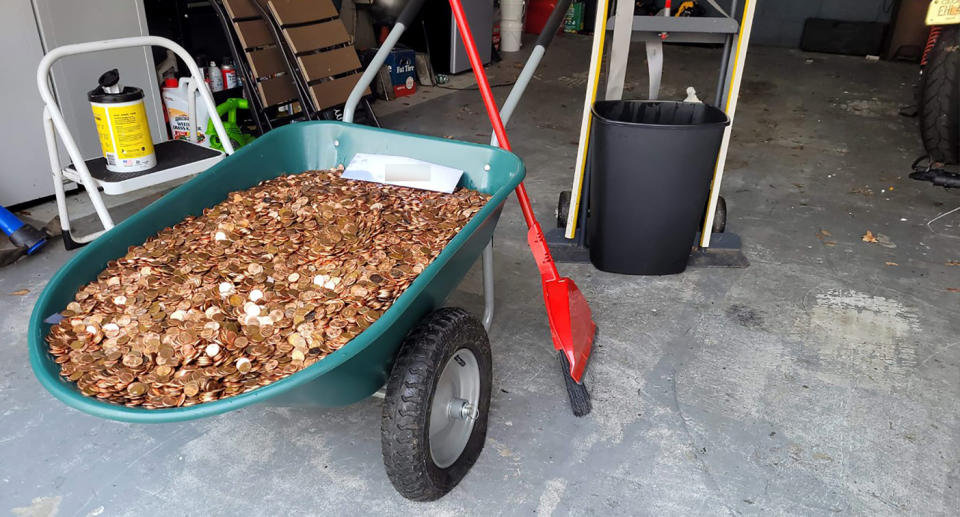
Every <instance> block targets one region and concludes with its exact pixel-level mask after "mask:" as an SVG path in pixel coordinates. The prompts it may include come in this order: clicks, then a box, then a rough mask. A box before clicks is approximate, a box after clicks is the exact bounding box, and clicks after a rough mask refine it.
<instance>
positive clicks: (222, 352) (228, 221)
mask: <svg viewBox="0 0 960 517" xmlns="http://www.w3.org/2000/svg"><path fill="white" fill-rule="evenodd" d="M488 200H489V196H486V195H484V194H480V193H478V192H474V191H471V190H467V189H460V190H458V191H456V192H454V193H453V194H443V193H438V192H429V191H423V190H414V189H410V188H405V187H395V186H388V185H382V184H377V183H368V182H360V181H350V180H344V179H342V178H341V177H340V172H339V171H338V170H328V171H307V172H304V173H300V174H292V175H287V176H280V177H277V178H274V179H271V180H268V181H264V182H262V183H260V184H259V185H256V186H254V187H252V188H250V189H247V190H245V191H238V192H231V193H230V194H229V195H228V196H227V197H226V199H225V200H224V201H223V202H221V203H220V204H217V205H215V206H212V207H210V208H208V209H206V210H204V211H203V213H202V214H201V215H198V216H188V217H186V218H184V219H183V221H181V222H180V223H177V224H176V225H174V226H172V227H169V228H165V229H163V230H161V231H160V232H158V233H157V234H156V235H155V236H153V237H151V238H149V239H148V240H147V241H146V242H145V243H143V244H142V245H139V246H132V247H130V248H129V249H128V251H127V253H126V255H124V256H122V257H119V258H117V259H115V260H112V261H110V262H108V263H107V265H106V267H105V269H104V271H103V272H102V273H101V274H100V275H99V276H98V277H97V279H96V280H95V281H93V282H91V283H89V284H87V285H85V286H83V287H81V288H80V289H79V290H78V291H77V293H76V295H75V296H74V299H73V301H71V302H70V303H69V304H67V306H66V307H65V309H64V310H63V311H62V312H61V315H62V316H63V319H62V320H61V321H60V322H59V323H57V324H55V325H53V326H52V327H51V328H50V333H49V335H48V336H47V342H48V345H49V352H50V354H51V355H52V356H53V359H54V361H55V362H56V363H57V364H58V365H60V373H61V375H62V376H63V377H64V378H66V379H67V380H69V381H71V382H75V383H76V385H77V389H78V390H79V391H80V392H81V393H83V394H84V395H87V396H91V397H96V398H98V399H100V400H104V401H106V402H111V403H115V404H122V405H127V406H131V407H141V408H145V409H160V408H165V407H180V406H189V405H194V404H198V403H204V402H211V401H215V400H220V399H223V398H227V397H232V396H235V395H239V394H241V393H244V392H247V391H250V390H254V389H257V388H259V387H261V386H266V385H268V384H270V383H272V382H275V381H277V380H280V379H282V378H284V377H286V376H288V375H291V374H293V373H296V372H298V371H300V370H302V369H303V368H306V367H308V366H310V365H312V364H314V363H315V362H316V361H318V360H322V359H323V357H325V356H326V355H328V354H330V353H333V352H335V351H336V350H338V349H339V348H340V347H342V346H344V345H345V344H346V343H348V342H349V341H350V340H351V339H353V338H354V337H356V336H357V335H359V334H360V333H361V332H363V331H364V330H365V329H366V328H367V327H369V326H370V325H371V324H372V323H373V322H375V321H376V320H377V319H378V318H379V317H380V316H381V314H382V313H383V312H384V311H386V310H389V308H390V307H391V306H392V305H393V303H394V301H395V300H396V299H397V297H398V296H400V295H401V294H402V293H403V292H404V291H405V290H406V289H407V287H408V286H409V285H410V284H411V283H412V282H413V280H414V279H415V278H416V277H417V275H418V274H419V273H420V272H422V271H423V270H424V268H426V267H427V266H428V265H429V264H430V262H431V261H432V260H433V258H434V257H436V256H437V255H439V254H440V252H441V251H442V250H443V247H444V246H445V245H446V244H447V243H448V242H449V241H450V240H451V239H452V238H453V237H454V236H455V235H456V233H457V231H458V230H459V229H460V228H462V227H463V226H464V225H465V224H466V223H467V222H468V221H469V219H470V218H471V217H473V216H474V215H475V214H476V213H477V212H478V211H479V210H480V209H481V208H482V207H483V205H484V204H485V203H486V202H487V201H488Z"/></svg>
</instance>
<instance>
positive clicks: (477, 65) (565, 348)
mask: <svg viewBox="0 0 960 517" xmlns="http://www.w3.org/2000/svg"><path fill="white" fill-rule="evenodd" d="M450 9H451V10H452V11H453V16H454V20H455V21H456V23H457V28H458V30H459V31H460V37H461V38H462V39H463V44H464V47H465V48H466V50H467V56H468V58H469V59H470V66H471V67H472V68H473V75H474V76H475V77H476V79H477V85H478V87H479V89H480V94H481V96H482V97H483V105H484V108H486V110H487V115H488V116H489V117H490V123H491V125H492V126H493V132H494V135H495V136H496V138H497V143H498V145H499V146H500V147H501V148H502V149H506V150H507V151H509V150H510V141H509V140H508V139H507V132H506V130H505V129H504V126H503V121H502V120H501V119H500V112H499V110H498V109H497V103H496V101H495V100H494V98H493V92H492V91H491V89H490V82H489V81H488V80H487V74H486V72H485V71H484V69H483V62H482V61H481V60H480V54H479V53H478V52H477V45H476V43H475V42H474V40H473V34H472V33H471V32H470V25H469V24H468V22H467V17H466V14H465V13H464V11H463V5H462V4H461V2H460V0H450ZM516 193H517V199H518V201H519V202H520V210H521V211H522V212H523V219H524V221H526V223H527V228H528V230H527V243H528V245H529V246H530V251H531V252H532V253H533V258H534V260H535V261H536V263H537V268H538V269H539V271H540V280H541V283H542V285H543V298H544V302H545V303H546V308H547V317H548V319H549V321H550V334H551V335H552V337H553V346H554V348H556V349H557V351H558V352H559V355H560V362H561V365H562V367H563V378H564V383H565V385H566V388H567V394H568V395H569V396H570V406H571V409H573V414H574V415H576V416H584V415H586V414H587V413H589V412H590V409H591V406H590V394H589V393H588V392H587V389H586V387H585V386H584V385H583V372H584V370H585V369H586V367H587V361H588V360H589V358H590V351H591V348H592V346H593V337H594V334H595V332H596V329H597V326H596V324H594V322H593V318H592V316H591V314H590V306H589V305H588V304H587V300H586V298H584V296H583V293H581V292H580V289H578V288H577V285H576V284H575V283H574V282H573V280H571V279H569V278H566V277H561V276H560V273H559V272H558V271H557V265H556V264H555V263H554V262H553V257H552V256H551V255H550V249H549V248H548V247H547V242H546V240H545V239H544V237H543V230H542V229H541V228H540V223H538V222H537V218H536V216H535V215H534V213H533V205H532V204H531V203H530V197H529V196H528V195H527V189H526V187H525V186H524V185H523V183H521V184H520V185H519V186H517V189H516Z"/></svg>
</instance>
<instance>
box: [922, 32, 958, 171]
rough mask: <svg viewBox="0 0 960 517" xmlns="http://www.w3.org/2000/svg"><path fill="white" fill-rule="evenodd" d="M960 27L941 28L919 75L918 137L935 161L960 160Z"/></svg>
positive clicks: (956, 161) (952, 162)
mask: <svg viewBox="0 0 960 517" xmlns="http://www.w3.org/2000/svg"><path fill="white" fill-rule="evenodd" d="M958 68H960V29H958V28H957V26H949V27H944V28H943V30H942V31H941V32H940V37H939V38H938V39H937V42H936V43H935V44H934V46H933V49H932V50H931V51H930V55H929V57H928V58H927V64H926V66H925V67H924V68H923V74H922V75H921V78H920V136H921V138H922V139H923V147H924V148H925V149H926V150H927V154H928V155H930V157H931V158H932V159H933V161H935V162H941V163H949V164H955V163H958V162H960V90H958V88H960V85H958V84H957V79H958V76H960V74H958Z"/></svg>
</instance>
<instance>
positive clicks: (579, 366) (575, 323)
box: [543, 278, 597, 383]
mask: <svg viewBox="0 0 960 517" xmlns="http://www.w3.org/2000/svg"><path fill="white" fill-rule="evenodd" d="M543 297H544V299H545V301H546V305H547V316H548V318H549V320H550V332H551V334H552V336H553V346H554V348H556V349H557V350H559V351H561V352H562V353H563V354H564V355H565V356H566V357H567V360H568V361H569V362H570V377H571V378H573V380H574V381H576V382H578V383H579V382H581V380H582V378H583V372H584V370H585V369H586V367H587V361H588V360H589V358H590V351H591V349H592V348H593V337H594V334H595V333H596V330H597V325H596V324H595V323H594V322H593V317H592V315H591V313H590V306H589V305H588V304H587V299H586V298H584V296H583V293H581V292H580V289H579V288H577V284H575V283H574V282H573V280H571V279H569V278H559V279H556V280H545V281H544V282H543Z"/></svg>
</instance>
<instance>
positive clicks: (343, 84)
mask: <svg viewBox="0 0 960 517" xmlns="http://www.w3.org/2000/svg"><path fill="white" fill-rule="evenodd" d="M359 80H360V74H359V73H357V74H352V75H348V76H346V77H341V78H339V79H334V80H332V81H324V82H322V83H317V84H314V85H311V86H310V95H311V96H312V97H313V104H314V105H315V106H316V107H317V110H318V111H319V110H324V109H327V108H329V107H332V106H338V105H340V104H343V103H344V102H346V101H347V97H349V96H350V92H351V91H352V90H353V87H354V86H356V84H357V81H359ZM369 93H370V88H367V90H366V91H365V92H364V95H368V94H369Z"/></svg>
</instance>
